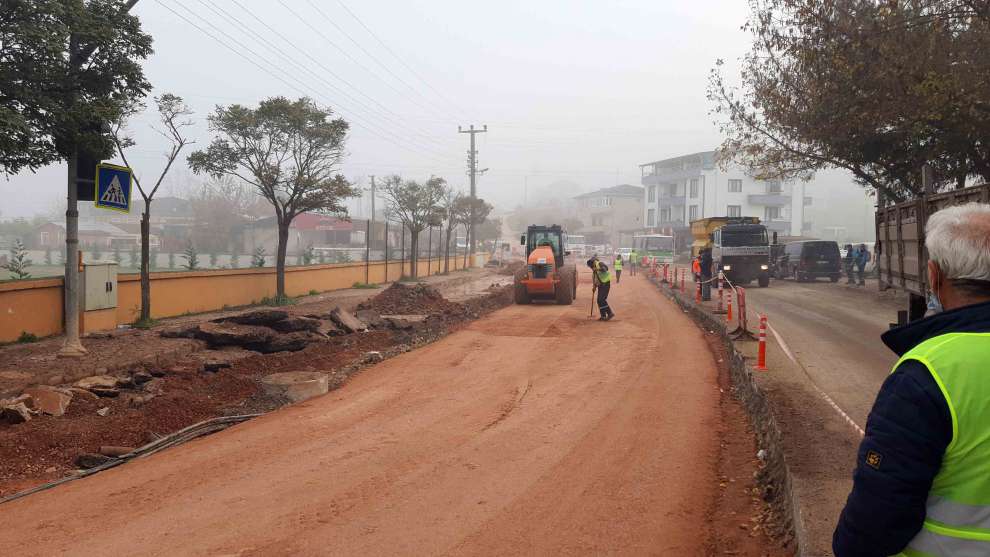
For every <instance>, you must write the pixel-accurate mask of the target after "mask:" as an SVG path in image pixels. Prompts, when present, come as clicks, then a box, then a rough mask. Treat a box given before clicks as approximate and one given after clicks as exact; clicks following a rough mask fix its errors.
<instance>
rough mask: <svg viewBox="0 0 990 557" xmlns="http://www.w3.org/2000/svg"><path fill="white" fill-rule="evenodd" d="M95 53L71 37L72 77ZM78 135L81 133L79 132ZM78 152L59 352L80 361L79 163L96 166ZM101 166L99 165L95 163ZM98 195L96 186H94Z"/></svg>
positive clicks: (72, 162) (70, 190) (69, 199)
mask: <svg viewBox="0 0 990 557" xmlns="http://www.w3.org/2000/svg"><path fill="white" fill-rule="evenodd" d="M137 3H138V0H128V1H127V3H125V4H124V5H123V6H122V8H121V15H123V14H126V13H127V12H129V11H130V10H131V8H133V7H134V5H135V4H137ZM95 50H96V48H95V47H94V46H91V45H81V44H79V38H78V36H77V35H76V33H74V32H73V33H72V34H70V35H69V74H70V75H79V74H80V73H81V72H82V68H83V66H85V65H86V62H88V61H89V58H90V57H91V56H93V52H94V51H95ZM69 95H70V97H71V98H72V99H73V101H70V103H71V102H74V99H75V96H76V92H75V91H70V92H69ZM77 131H78V130H77ZM79 155H80V153H79V148H78V147H75V146H74V147H73V149H72V154H71V155H70V156H69V160H68V161H67V162H68V164H67V165H66V166H67V167H68V172H67V177H66V186H67V195H66V208H65V276H64V277H63V279H62V284H63V290H64V294H65V298H64V301H65V306H64V308H63V311H64V316H65V341H64V342H63V343H62V348H61V349H59V351H58V356H59V357H60V358H81V357H82V356H85V355H86V349H85V348H84V347H83V345H82V342H81V341H80V340H79V265H80V263H81V261H80V254H79V189H78V188H79V186H78V181H77V175H78V170H79V162H80V160H84V161H87V163H88V162H93V161H92V159H90V158H89V157H88V156H87V157H80V156H79ZM96 162H99V161H96ZM84 170H86V172H87V174H88V175H91V176H92V175H95V174H96V168H95V165H94V167H93V168H86V169H84ZM93 189H94V192H95V189H96V184H94V185H93Z"/></svg>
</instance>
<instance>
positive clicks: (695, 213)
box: [689, 205, 698, 221]
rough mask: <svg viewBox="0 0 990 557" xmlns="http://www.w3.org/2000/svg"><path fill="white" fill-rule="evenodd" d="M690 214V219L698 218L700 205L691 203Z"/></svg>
mask: <svg viewBox="0 0 990 557" xmlns="http://www.w3.org/2000/svg"><path fill="white" fill-rule="evenodd" d="M689 215H690V216H689V219H690V220H693V221H694V220H698V206H697V205H691V209H690V213H689Z"/></svg>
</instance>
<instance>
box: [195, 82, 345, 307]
mask: <svg viewBox="0 0 990 557" xmlns="http://www.w3.org/2000/svg"><path fill="white" fill-rule="evenodd" d="M332 116H333V111H332V110H330V109H329V108H323V107H320V106H318V105H316V103H314V102H313V101H312V100H310V99H307V98H302V99H299V100H297V101H290V100H288V99H286V98H284V97H272V98H269V99H265V100H263V101H261V103H260V104H259V105H258V108H249V107H246V106H241V105H237V104H235V105H231V106H227V107H223V106H218V107H217V109H216V111H215V112H214V113H213V114H212V115H210V117H209V122H210V129H211V130H212V131H214V132H216V133H217V134H218V137H216V138H215V139H214V140H213V142H212V143H210V146H209V147H208V148H207V149H206V150H205V151H197V152H195V153H193V154H192V155H190V156H189V165H190V167H191V168H192V170H193V172H196V173H197V174H198V173H200V172H204V173H206V174H209V175H211V176H213V177H214V178H220V177H221V176H232V177H235V178H238V179H240V180H243V181H244V182H247V183H248V184H251V185H252V186H254V187H255V189H256V190H257V191H258V193H259V194H260V195H261V196H262V197H264V198H265V199H266V200H268V202H269V203H271V204H272V206H273V207H274V208H275V219H276V222H277V225H278V248H277V251H276V255H275V273H276V299H277V300H279V301H284V300H285V299H286V296H285V253H286V246H287V245H288V240H289V226H291V225H292V220H293V219H294V218H296V217H297V216H298V215H301V214H303V213H309V212H314V211H319V212H326V213H334V214H339V215H346V214H347V207H345V206H344V204H343V200H344V199H345V198H348V197H354V196H355V195H357V191H356V190H355V189H354V187H352V186H351V184H350V183H349V182H348V181H347V180H346V179H345V178H344V177H343V176H341V175H340V174H339V173H338V169H339V167H340V163H341V161H342V160H343V158H344V142H345V139H346V136H347V130H348V128H349V126H348V124H347V122H346V121H344V120H343V119H342V118H335V119H334V118H332Z"/></svg>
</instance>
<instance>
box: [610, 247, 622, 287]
mask: <svg viewBox="0 0 990 557" xmlns="http://www.w3.org/2000/svg"><path fill="white" fill-rule="evenodd" d="M612 268H613V269H615V284H619V283H620V282H622V254H621V253H617V254H615V261H613V262H612Z"/></svg>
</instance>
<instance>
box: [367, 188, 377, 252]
mask: <svg viewBox="0 0 990 557" xmlns="http://www.w3.org/2000/svg"><path fill="white" fill-rule="evenodd" d="M370 222H371V236H372V237H374V235H375V175H374V174H372V175H371V221H370ZM368 242H369V244H368V245H371V244H370V242H371V238H368Z"/></svg>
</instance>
